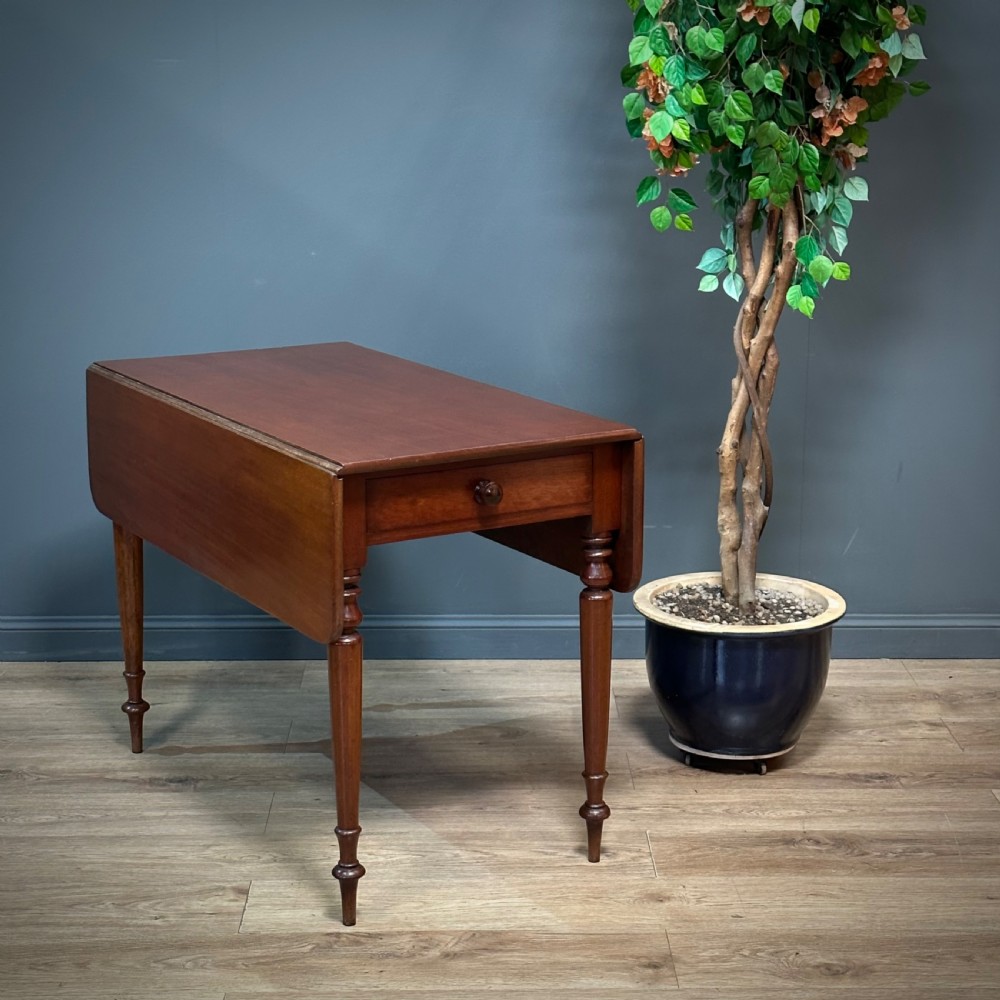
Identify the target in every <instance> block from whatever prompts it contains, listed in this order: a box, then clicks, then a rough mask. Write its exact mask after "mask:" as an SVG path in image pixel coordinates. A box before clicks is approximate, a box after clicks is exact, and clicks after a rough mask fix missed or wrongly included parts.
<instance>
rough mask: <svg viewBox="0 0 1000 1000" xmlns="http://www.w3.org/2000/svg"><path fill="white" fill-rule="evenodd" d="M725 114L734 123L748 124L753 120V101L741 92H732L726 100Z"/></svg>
mask: <svg viewBox="0 0 1000 1000" xmlns="http://www.w3.org/2000/svg"><path fill="white" fill-rule="evenodd" d="M726 114H727V115H729V117H730V118H731V119H732V120H733V121H734V122H748V121H750V120H751V119H752V118H753V101H752V100H750V95H749V94H745V93H743V91H742V90H734V91H733V92H732V93H731V94H730V95H729V97H727V98H726Z"/></svg>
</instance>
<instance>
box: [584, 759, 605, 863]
mask: <svg viewBox="0 0 1000 1000" xmlns="http://www.w3.org/2000/svg"><path fill="white" fill-rule="evenodd" d="M607 777H608V772H607V771H605V772H604V773H603V774H587V772H586V771H584V772H583V780H584V781H585V782H586V785H587V801H586V802H584V804H583V805H582V806H580V815H581V816H582V817H583V818H584V820H585V821H586V823H587V860H588V861H591V862H595V863H596V862H598V861H600V860H601V832H602V831H603V829H604V821H605V820H606V819H607V818H608V817H609V816H610V815H611V808H610V807H609V806H608V804H607V803H606V802H605V801H604V782H605V781H606V780H607Z"/></svg>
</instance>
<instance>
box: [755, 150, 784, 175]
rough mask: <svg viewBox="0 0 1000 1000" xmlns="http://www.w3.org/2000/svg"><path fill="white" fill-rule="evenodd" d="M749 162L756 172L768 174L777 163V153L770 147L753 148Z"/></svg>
mask: <svg viewBox="0 0 1000 1000" xmlns="http://www.w3.org/2000/svg"><path fill="white" fill-rule="evenodd" d="M751 162H752V163H753V168H754V170H755V171H756V172H757V173H758V174H769V173H770V172H771V171H772V170H774V169H775V167H777V165H778V154H777V152H776V151H775V150H774V149H772V148H771V147H769V146H764V147H762V148H760V149H755V150H754V152H753V156H752V157H751Z"/></svg>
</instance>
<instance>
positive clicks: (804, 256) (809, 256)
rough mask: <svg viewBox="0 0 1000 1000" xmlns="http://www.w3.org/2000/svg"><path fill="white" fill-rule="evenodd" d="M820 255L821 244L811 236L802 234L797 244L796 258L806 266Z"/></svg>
mask: <svg viewBox="0 0 1000 1000" xmlns="http://www.w3.org/2000/svg"><path fill="white" fill-rule="evenodd" d="M818 256H819V244H818V243H817V242H816V241H815V240H814V239H813V238H812V237H811V236H801V237H799V239H798V241H797V242H796V244H795V259H796V260H797V261H798V262H799V263H800V264H804V265H805V266H806V267H808V266H809V262H810V261H812V260H814V259H815V258H816V257H818Z"/></svg>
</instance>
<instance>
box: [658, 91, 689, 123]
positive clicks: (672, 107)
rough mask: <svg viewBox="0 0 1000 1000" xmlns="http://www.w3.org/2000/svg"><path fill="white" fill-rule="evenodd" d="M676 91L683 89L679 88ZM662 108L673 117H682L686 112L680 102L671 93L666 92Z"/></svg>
mask: <svg viewBox="0 0 1000 1000" xmlns="http://www.w3.org/2000/svg"><path fill="white" fill-rule="evenodd" d="M678 93H679V94H680V93H683V90H679V91H678ZM663 110H664V111H666V113H667V114H668V115H670V116H671V117H673V118H683V117H684V116H685V115H686V114H687V112H686V111H685V110H684V108H683V106H682V105H681V102H680V101H678V100H677V98H676V97H675V96H674V95H673V94H667V99H666V100H665V101H664V102H663Z"/></svg>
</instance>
